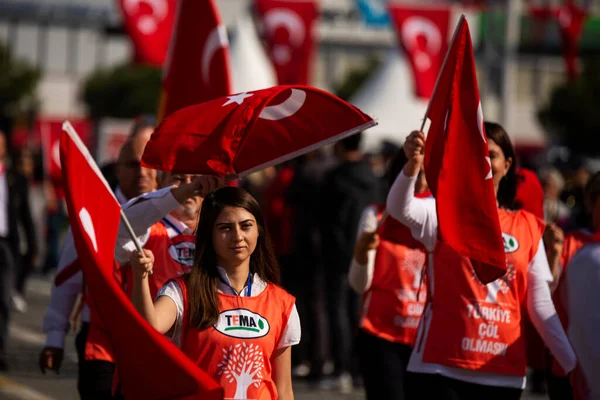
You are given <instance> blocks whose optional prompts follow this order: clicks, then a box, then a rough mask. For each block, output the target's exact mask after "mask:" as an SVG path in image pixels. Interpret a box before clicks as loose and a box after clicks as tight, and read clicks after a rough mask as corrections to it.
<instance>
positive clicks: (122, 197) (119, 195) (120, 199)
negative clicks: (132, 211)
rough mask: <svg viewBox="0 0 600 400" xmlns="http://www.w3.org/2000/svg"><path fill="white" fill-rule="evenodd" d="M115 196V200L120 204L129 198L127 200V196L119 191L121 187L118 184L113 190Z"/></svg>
mask: <svg viewBox="0 0 600 400" xmlns="http://www.w3.org/2000/svg"><path fill="white" fill-rule="evenodd" d="M115 197H116V198H117V201H118V202H119V204H121V205H123V204H125V203H127V202H128V201H129V200H127V197H125V195H124V194H123V192H122V191H121V188H120V187H118V186H117V190H115Z"/></svg>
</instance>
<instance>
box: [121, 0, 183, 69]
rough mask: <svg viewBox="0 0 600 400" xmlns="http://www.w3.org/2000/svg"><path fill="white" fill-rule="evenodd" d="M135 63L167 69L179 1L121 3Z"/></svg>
mask: <svg viewBox="0 0 600 400" xmlns="http://www.w3.org/2000/svg"><path fill="white" fill-rule="evenodd" d="M118 2H119V8H120V9H121V14H122V15H123V22H124V24H125V30H126V31H127V33H128V34H129V37H130V38H131V41H132V42H133V47H134V51H135V61H136V62H139V63H144V64H150V65H156V66H158V67H160V66H162V65H163V62H164V61H165V56H166V54H167V48H168V46H169V39H170V37H171V31H172V29H173V21H174V19H175V8H176V7H177V0H118Z"/></svg>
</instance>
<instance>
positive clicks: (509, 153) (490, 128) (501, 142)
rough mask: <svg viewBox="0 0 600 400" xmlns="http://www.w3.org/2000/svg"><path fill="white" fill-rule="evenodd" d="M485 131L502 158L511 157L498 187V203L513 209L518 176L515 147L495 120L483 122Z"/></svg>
mask: <svg viewBox="0 0 600 400" xmlns="http://www.w3.org/2000/svg"><path fill="white" fill-rule="evenodd" d="M484 127H485V133H486V136H487V138H488V139H491V140H493V141H494V143H496V144H497V145H498V147H500V149H502V153H504V158H505V159H507V160H508V159H509V158H512V164H511V165H510V168H509V169H508V172H507V174H506V176H504V178H502V180H501V181H500V187H499V188H498V195H497V196H496V198H497V199H498V204H499V205H500V207H504V208H509V209H514V208H516V207H515V197H516V195H517V184H518V183H519V180H518V179H519V178H518V175H517V158H516V155H515V149H514V148H513V145H512V142H511V141H510V138H509V137H508V133H506V131H505V130H504V128H503V127H502V126H500V124H497V123H495V122H484Z"/></svg>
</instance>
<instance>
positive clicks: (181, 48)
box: [158, 0, 231, 121]
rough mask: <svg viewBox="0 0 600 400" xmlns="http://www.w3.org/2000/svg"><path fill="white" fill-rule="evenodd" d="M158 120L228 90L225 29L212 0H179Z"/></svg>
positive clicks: (224, 94)
mask: <svg viewBox="0 0 600 400" xmlns="http://www.w3.org/2000/svg"><path fill="white" fill-rule="evenodd" d="M163 77H164V78H163V91H162V98H161V105H160V108H159V112H158V118H159V121H160V120H162V118H163V117H164V116H165V115H169V114H171V113H172V112H174V111H177V110H179V109H180V108H183V107H187V106H191V105H192V104H197V103H202V102H204V101H208V100H212V99H216V98H218V97H223V96H227V95H228V94H230V93H231V82H230V61H229V42H228V40H227V30H226V28H225V25H223V22H222V20H221V15H220V14H219V10H218V8H217V7H216V5H215V3H214V1H213V0H202V1H198V0H182V1H180V3H179V7H178V10H177V17H176V19H175V28H174V29H173V36H172V38H171V44H170V45H169V52H168V55H167V61H166V63H165V66H164V71H163Z"/></svg>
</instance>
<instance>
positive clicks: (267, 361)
mask: <svg viewBox="0 0 600 400" xmlns="http://www.w3.org/2000/svg"><path fill="white" fill-rule="evenodd" d="M176 282H177V283H178V284H179V286H180V287H181V291H182V294H183V304H184V315H183V337H182V340H181V350H182V351H183V352H184V353H185V354H186V355H187V356H188V357H189V358H190V359H191V360H192V361H194V362H195V363H196V364H198V366H199V367H200V368H202V369H203V370H204V371H205V372H206V373H208V375H210V376H212V377H213V378H214V379H215V380H216V381H217V382H219V383H220V384H221V386H222V387H223V390H224V397H223V398H224V399H236V400H243V399H256V400H271V399H277V388H276V386H275V382H274V381H273V377H272V366H271V358H272V357H273V355H274V353H275V351H276V350H277V344H278V343H279V340H280V339H281V337H282V336H283V334H284V331H285V327H286V325H287V322H288V319H289V316H290V314H291V312H292V309H293V307H294V303H295V301H296V299H295V298H294V297H293V296H292V295H290V294H289V293H287V292H286V291H285V290H283V289H281V288H280V287H278V286H276V285H273V284H270V283H269V284H268V285H267V287H266V288H265V290H264V291H263V292H262V293H261V294H259V295H258V296H254V297H239V296H234V295H230V294H223V293H219V303H220V304H219V309H220V311H221V314H220V316H219V321H218V322H217V324H216V325H215V326H214V327H212V328H208V329H205V330H203V331H199V330H197V329H194V328H188V327H187V321H188V315H187V312H188V296H187V290H186V286H185V283H184V282H183V280H182V279H176Z"/></svg>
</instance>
